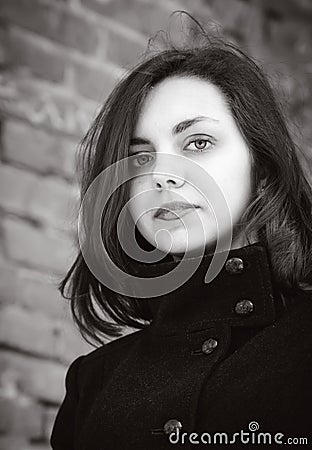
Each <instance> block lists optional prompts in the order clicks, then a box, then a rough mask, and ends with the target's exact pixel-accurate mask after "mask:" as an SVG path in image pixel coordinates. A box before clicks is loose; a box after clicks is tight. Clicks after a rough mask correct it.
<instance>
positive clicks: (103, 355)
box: [68, 329, 146, 384]
mask: <svg viewBox="0 0 312 450" xmlns="http://www.w3.org/2000/svg"><path fill="white" fill-rule="evenodd" d="M145 331H146V330H145V329H143V330H138V331H134V332H133V333H130V334H127V335H125V336H122V337H120V338H117V339H114V340H112V341H110V342H108V343H106V344H104V345H102V346H101V347H98V348H96V349H95V350H92V351H91V352H90V353H87V354H84V355H80V356H78V357H77V358H76V359H75V360H74V361H73V362H72V363H71V365H70V367H69V369H68V374H69V377H70V378H71V379H72V378H73V377H74V376H76V381H77V380H78V379H79V384H80V383H84V382H85V381H86V380H87V379H90V377H92V374H99V372H100V371H108V370H109V369H110V368H112V367H113V366H115V365H116V364H118V362H120V361H121V360H122V358H123V356H124V355H126V354H127V353H128V351H129V349H130V348H131V347H132V346H133V345H135V344H136V342H138V341H140V340H141V339H142V338H143V336H144V335H145Z"/></svg>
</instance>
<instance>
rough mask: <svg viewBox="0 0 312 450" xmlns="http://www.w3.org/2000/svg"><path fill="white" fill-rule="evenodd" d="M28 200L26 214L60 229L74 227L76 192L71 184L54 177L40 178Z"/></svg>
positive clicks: (76, 208) (76, 209)
mask: <svg viewBox="0 0 312 450" xmlns="http://www.w3.org/2000/svg"><path fill="white" fill-rule="evenodd" d="M36 187H37V189H36V190H35V191H34V192H33V196H32V197H31V199H30V200H29V211H28V214H29V215H30V216H31V217H32V218H34V219H37V220H39V221H41V222H43V223H45V224H49V225H52V226H55V227H58V228H60V229H65V230H66V229H67V230H70V229H75V228H76V224H75V221H76V220H77V218H76V216H77V212H78V206H77V200H78V199H77V192H76V190H75V188H74V187H73V186H70V185H69V184H67V183H65V182H64V181H62V180H60V179H57V178H55V177H49V178H46V179H41V180H40V182H38V183H37V186H36Z"/></svg>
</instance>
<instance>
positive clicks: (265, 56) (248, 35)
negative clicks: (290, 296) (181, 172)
mask: <svg viewBox="0 0 312 450" xmlns="http://www.w3.org/2000/svg"><path fill="white" fill-rule="evenodd" d="M271 3H272V4H273V5H271ZM181 8H184V9H187V10H189V11H190V12H192V13H195V14H196V15H197V17H198V18H202V19H203V20H211V19H213V20H215V21H216V22H218V23H220V24H222V26H223V30H224V32H225V33H226V34H227V35H229V36H230V37H231V38H232V39H233V40H234V41H236V42H238V43H241V44H242V45H244V46H246V47H247V48H248V50H249V51H250V53H251V54H252V55H253V56H255V57H257V58H259V60H260V61H263V62H265V64H266V68H267V71H268V73H269V74H270V76H271V77H272V81H273V83H274V84H275V85H276V88H277V90H278V92H279V95H280V97H281V99H282V100H284V101H285V99H287V101H286V102H285V107H286V110H287V114H288V116H289V117H290V118H291V119H292V121H293V123H294V124H295V125H293V126H292V130H293V133H294V135H295V137H296V140H297V143H298V145H300V147H301V148H302V149H303V151H304V152H305V154H306V156H307V157H308V158H310V162H311V163H312V154H311V142H312V131H311V127H310V124H309V118H310V116H311V114H310V113H311V107H312V101H311V89H310V88H311V68H312V65H311V30H310V27H309V24H310V21H311V17H312V7H311V3H310V2H309V1H308V0H306V1H305V0H302V1H301V2H296V1H295V0H289V1H282V0H278V1H275V2H270V1H265V0H263V1H258V0H254V1H252V0H250V1H247V0H245V1H243V0H218V1H212V0H206V1H204V0H198V1H190V0H177V1H159V2H153V1H152V0H150V1H149V0H129V1H126V0H32V1H31V2H29V0H2V1H1V2H0V17H1V19H0V65H1V69H2V70H1V74H0V107H1V128H0V132H1V135H0V220H1V222H0V307H1V316H0V450H1V449H3V450H4V449H5V450H13V449H14V450H30V449H37V450H45V449H48V448H49V445H48V439H49V436H50V432H51V426H52V423H53V421H54V418H55V413H56V411H57V408H58V405H59V403H60V402H61V400H62V398H63V396H64V376H65V372H66V369H67V367H68V365H69V363H70V362H71V361H72V360H73V359H74V358H75V357H76V356H78V355H79V354H82V353H87V352H88V351H91V350H92V349H93V348H92V347H91V346H89V345H88V344H86V343H85V342H83V340H82V339H81V337H80V336H79V335H78V332H77V330H76V329H75V328H74V326H73V324H72V321H71V318H70V315H69V312H68V305H67V304H66V302H65V300H63V299H62V298H61V297H60V294H59V293H58V291H57V289H56V285H57V282H58V281H59V280H60V279H61V277H62V275H64V273H65V272H66V269H67V268H68V267H69V265H70V263H71V261H72V259H73V257H74V255H75V246H74V238H75V233H76V230H75V224H76V222H75V220H76V214H77V198H78V190H77V182H76V177H75V173H74V164H75V154H76V148H77V144H78V142H79V139H80V138H81V137H82V135H83V133H84V132H85V131H86V129H87V127H88V125H89V124H90V121H91V119H92V117H94V115H95V113H96V110H97V108H98V106H99V105H100V104H101V102H103V100H105V98H106V96H107V94H108V93H109V92H110V90H111V89H112V87H113V86H114V84H115V83H116V81H117V80H118V78H119V77H120V76H121V75H122V74H123V73H124V70H125V69H126V68H127V67H129V66H130V65H131V64H132V63H135V62H136V61H137V58H138V57H139V56H140V55H141V54H142V53H143V52H144V50H145V47H146V42H147V36H148V35H150V34H151V33H154V32H156V31H157V30H159V29H163V28H164V27H166V24H167V23H168V16H169V14H170V12H172V11H173V10H175V9H181Z"/></svg>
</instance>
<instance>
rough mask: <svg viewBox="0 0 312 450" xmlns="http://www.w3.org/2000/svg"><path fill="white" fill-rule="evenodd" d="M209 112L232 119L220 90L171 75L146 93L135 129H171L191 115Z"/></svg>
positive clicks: (201, 80)
mask: <svg viewBox="0 0 312 450" xmlns="http://www.w3.org/2000/svg"><path fill="white" fill-rule="evenodd" d="M199 115H203V116H205V115H207V116H209V117H211V118H213V119H217V120H220V119H223V120H225V119H226V118H227V117H228V118H229V119H230V118H231V113H230V111H229V108H228V105H227V102H226V98H225V96H224V94H223V93H222V92H221V91H220V89H219V88H218V87H217V86H215V85H214V84H212V83H211V82H209V81H207V80H203V79H200V78H196V77H170V78H166V79H165V80H163V81H161V82H160V83H159V84H157V85H156V86H154V88H153V89H152V90H151V91H150V92H149V94H148V95H147V97H146V99H145V101H144V103H143V105H142V108H141V111H140V114H139V117H138V121H137V125H136V128H135V134H136V135H140V134H142V133H144V132H145V131H147V132H148V131H149V130H150V128H153V129H155V127H158V128H161V129H166V128H168V129H169V128H170V129H171V127H172V126H173V125H175V124H176V123H178V122H179V121H183V120H186V119H190V118H191V117H195V116H199Z"/></svg>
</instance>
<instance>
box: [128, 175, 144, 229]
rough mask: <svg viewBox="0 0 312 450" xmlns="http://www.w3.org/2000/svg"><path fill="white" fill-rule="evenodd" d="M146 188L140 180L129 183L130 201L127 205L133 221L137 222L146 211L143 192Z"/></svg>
mask: <svg viewBox="0 0 312 450" xmlns="http://www.w3.org/2000/svg"><path fill="white" fill-rule="evenodd" d="M146 189H147V188H146V187H145V186H144V181H143V180H142V179H140V178H138V179H134V180H133V181H131V182H130V189H129V194H130V200H129V204H128V208H129V212H130V214H131V216H132V218H133V219H134V220H137V219H138V217H140V215H142V213H143V212H144V211H145V210H146V195H144V191H145V190H146Z"/></svg>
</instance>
